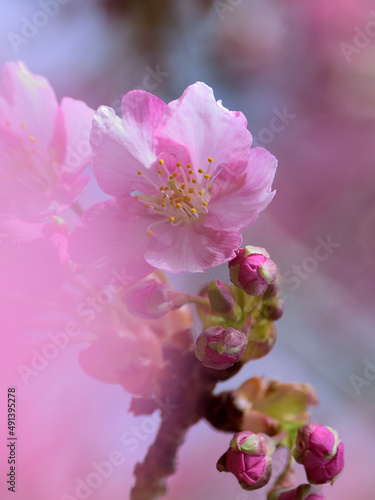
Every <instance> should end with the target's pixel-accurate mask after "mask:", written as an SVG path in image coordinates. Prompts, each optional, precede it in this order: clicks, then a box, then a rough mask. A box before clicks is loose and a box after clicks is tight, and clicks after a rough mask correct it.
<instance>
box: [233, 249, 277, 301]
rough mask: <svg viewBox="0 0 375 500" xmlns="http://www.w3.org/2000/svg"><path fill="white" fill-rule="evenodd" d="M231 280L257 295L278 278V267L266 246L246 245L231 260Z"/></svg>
mask: <svg viewBox="0 0 375 500" xmlns="http://www.w3.org/2000/svg"><path fill="white" fill-rule="evenodd" d="M229 275H230V280H231V282H232V283H233V284H234V285H236V286H238V288H241V289H242V290H244V291H245V292H246V293H247V294H248V295H252V296H254V297H257V296H258V295H262V294H263V293H265V292H266V291H267V288H268V287H269V285H271V284H272V283H274V281H275V280H276V278H277V267H276V264H275V263H274V262H273V260H271V259H270V255H269V253H268V252H267V250H265V249H264V248H261V247H253V246H246V247H245V248H241V249H240V250H239V251H238V253H237V256H236V257H235V258H234V259H233V260H231V261H230V262H229Z"/></svg>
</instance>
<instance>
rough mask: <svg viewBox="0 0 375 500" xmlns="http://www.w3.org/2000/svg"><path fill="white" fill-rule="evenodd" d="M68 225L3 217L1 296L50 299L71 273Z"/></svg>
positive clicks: (0, 220) (0, 226)
mask: <svg viewBox="0 0 375 500" xmlns="http://www.w3.org/2000/svg"><path fill="white" fill-rule="evenodd" d="M66 248H67V230H66V225H65V222H64V221H63V220H62V219H60V218H59V217H54V219H53V221H52V222H49V223H46V224H43V223H29V222H25V221H22V220H20V219H18V218H16V217H13V216H12V215H8V214H0V274H1V285H0V297H2V298H7V297H9V296H10V295H11V293H12V292H16V291H18V292H24V293H27V294H30V295H32V296H38V297H42V296H43V297H48V298H50V297H51V294H52V295H53V294H54V292H55V291H57V289H58V288H59V287H60V286H61V285H62V284H63V283H64V282H65V281H66V280H67V278H68V275H69V274H70V272H71V271H72V269H71V267H70V265H69V262H68V254H67V250H66Z"/></svg>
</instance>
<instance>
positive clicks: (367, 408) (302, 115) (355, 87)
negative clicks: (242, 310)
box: [0, 0, 375, 500]
mask: <svg viewBox="0 0 375 500" xmlns="http://www.w3.org/2000/svg"><path fill="white" fill-rule="evenodd" d="M47 4H49V5H50V4H54V6H55V7H54V9H52V7H50V9H52V10H50V11H48V6H47V7H46V5H47ZM43 6H44V7H43ZM56 6H57V12H56ZM0 8H1V12H2V15H1V17H0V27H1V34H2V37H1V45H0V63H1V64H3V63H5V62H6V61H9V60H23V61H25V63H26V64H27V66H28V67H29V69H30V70H31V71H32V72H33V73H38V74H42V75H44V76H46V77H47V78H48V79H49V81H50V82H51V84H52V86H53V87H54V89H55V91H56V94H57V96H58V98H59V99H61V98H62V97H63V96H71V97H74V98H77V99H82V100H84V101H86V102H87V103H88V105H89V106H91V107H92V108H97V107H98V106H99V105H101V104H106V105H110V106H112V107H114V108H115V109H116V110H118V108H119V104H120V100H121V97H122V96H123V95H124V94H125V93H126V92H127V91H129V90H132V89H134V88H143V89H144V90H147V91H150V92H152V93H154V94H156V95H158V96H159V97H161V98H163V99H164V100H166V101H170V100H172V99H175V98H177V97H179V96H180V95H181V93H182V92H183V90H184V89H185V88H186V87H187V85H189V84H191V83H194V82H195V81H197V80H201V81H204V82H206V83H207V84H208V85H210V86H211V87H213V89H214V91H215V96H216V98H217V99H222V100H223V104H224V105H225V106H226V107H227V108H229V109H232V110H241V111H243V112H244V114H245V115H246V117H247V119H248V123H249V129H250V131H251V132H252V134H253V136H254V140H255V143H256V144H257V145H260V146H264V147H266V148H267V149H269V150H270V151H271V152H272V153H273V154H274V155H275V156H277V158H278V160H279V168H278V172H277V175H276V180H275V184H274V185H275V187H276V189H277V195H276V197H275V199H274V200H273V202H272V203H271V205H270V206H269V207H268V208H267V210H266V212H265V213H263V214H261V216H260V218H259V220H258V221H257V222H256V224H255V225H253V226H251V227H250V228H249V229H248V230H247V231H246V232H245V233H244V240H245V242H246V243H247V244H254V245H259V246H265V247H266V248H267V249H268V250H269V252H270V253H271V255H272V257H273V259H274V260H275V261H276V262H277V263H278V265H279V267H280V270H281V274H282V276H283V277H284V299H285V302H286V312H285V315H284V317H283V319H282V320H281V321H280V322H279V323H278V333H279V337H278V343H277V345H276V347H275V348H274V350H273V351H272V353H271V354H270V355H269V356H267V357H266V358H265V359H262V360H259V361H256V362H252V363H250V364H249V365H247V366H246V368H245V369H244V370H243V373H240V374H239V375H237V376H236V378H235V379H232V380H230V381H229V382H227V383H226V384H225V385H226V386H227V387H235V386H236V385H237V384H238V383H240V382H241V381H243V380H245V379H246V378H249V377H250V376H253V375H258V374H259V375H263V374H265V375H268V376H270V377H280V378H281V379H282V380H284V381H301V382H309V383H311V384H313V385H314V386H315V387H316V389H317V391H318V393H319V395H320V400H321V404H320V406H319V407H318V408H316V409H314V410H313V414H312V416H313V419H314V420H317V421H320V422H321V423H324V424H326V425H332V426H334V427H335V428H337V429H338V430H339V432H340V433H341V436H342V438H343V440H344V441H345V444H346V450H347V451H346V467H345V470H344V473H343V475H342V477H341V478H340V480H339V481H338V482H337V483H336V484H335V485H334V486H333V487H330V486H326V487H325V488H324V491H325V494H326V497H327V499H329V500H343V499H344V500H345V499H348V500H349V499H353V498H358V499H361V500H373V499H374V490H373V487H374V478H373V463H374V459H375V432H374V417H375V371H374V369H369V368H367V369H366V366H367V367H369V366H371V363H372V364H373V365H372V366H374V365H375V340H374V333H375V332H374V319H375V314H374V306H373V304H374V299H375V285H374V283H375V280H374V275H375V140H374V138H375V2H373V1H369V0H330V1H327V0H314V1H301V0H223V1H211V0H206V1H204V0H191V1H189V2H186V1H185V2H184V1H182V0H158V1H156V0H154V1H153V0H135V1H126V0H64V1H62V0H56V1H54V0H52V1H50V2H48V1H47V0H40V1H34V0H18V1H17V2H13V1H10V0H1V1H0ZM41 10H42V11H43V10H44V12H47V13H48V12H50V13H51V12H52V13H53V15H52V14H48V16H47V17H48V20H47V22H44V21H43V19H45V16H42V17H40V15H39V17H38V14H37V13H38V12H40V11H41ZM30 24H31V25H32V26H34V28H32V27H30ZM38 24H39V26H38ZM25 33H26V35H25ZM102 199H104V194H103V193H101V192H100V191H99V189H98V188H97V187H96V184H95V181H94V180H93V181H92V182H91V184H90V185H89V188H88V189H87V191H86V192H85V194H84V196H83V197H82V200H81V201H82V204H83V205H84V206H85V207H89V206H91V205H92V204H94V203H96V202H97V201H100V200H102ZM67 219H68V222H69V223H70V224H72V225H73V224H74V223H75V222H76V220H77V218H76V217H75V216H74V214H67ZM322 242H323V243H322ZM329 242H333V244H332V245H331V246H329ZM324 243H325V245H326V246H324ZM327 245H328V247H327ZM319 247H322V248H324V249H325V251H326V253H324V251H322V250H318V248H319ZM317 252H320V253H319V255H323V254H324V255H325V256H326V257H327V258H326V259H325V260H319V259H317V258H316V255H318V253H317ZM214 276H215V277H219V279H222V280H223V281H226V280H227V269H226V266H222V268H219V269H215V270H214V272H210V273H209V274H208V275H207V274H204V275H195V276H193V277H191V276H189V277H187V276H179V277H177V278H174V282H175V283H176V285H177V286H178V287H179V288H180V289H183V290H186V291H191V292H196V291H197V289H198V288H199V287H201V286H202V284H204V283H205V282H207V281H209V279H210V278H213V277H214ZM0 279H1V278H0ZM197 333H199V332H197ZM0 335H1V337H2V339H3V344H4V339H5V340H6V335H7V332H5V331H4V332H1V333H0ZM5 344H6V342H5ZM79 349H80V348H79V347H78V346H72V347H70V348H69V349H65V350H64V351H61V353H60V354H59V356H58V357H57V358H56V359H54V360H53V361H51V362H50V363H49V364H48V366H47V367H46V368H45V369H44V370H43V371H42V372H41V373H39V374H38V376H37V377H35V378H33V379H32V380H30V383H29V384H28V385H27V386H25V385H24V384H22V381H21V380H20V379H19V378H17V374H16V373H15V372H14V373H10V372H5V371H2V372H1V378H2V380H1V382H2V386H4V387H6V386H7V385H9V384H10V385H17V386H18V435H19V442H18V469H19V472H18V477H17V482H18V491H17V493H16V494H13V497H16V498H19V499H20V500H68V499H70V500H72V498H75V499H78V498H91V499H92V500H103V499H104V498H105V499H108V500H123V499H126V498H128V492H129V490H130V487H131V484H132V481H133V479H132V468H133V466H134V464H135V462H136V461H137V460H139V459H141V458H142V457H143V456H144V455H145V453H146V451H147V448H148V446H149V445H150V444H151V443H152V440H153V435H154V434H155V431H156V425H157V420H158V418H159V417H158V416H157V415H156V416H154V417H140V418H134V417H132V416H130V415H129V414H128V413H127V408H128V405H129V401H130V396H129V395H127V394H126V393H125V392H124V391H123V390H122V389H121V388H119V387H118V386H109V385H105V384H103V383H100V382H98V381H96V380H94V379H91V378H89V377H88V376H87V375H85V374H84V373H83V371H82V370H81V369H80V366H79V364H78V361H77V352H78V351H79ZM5 394H6V393H5V392H4V391H2V394H1V402H0V408H2V415H1V417H0V425H1V428H0V436H1V442H0V447H1V452H0V460H1V463H0V471H1V478H0V491H1V494H0V496H1V498H7V497H8V496H9V497H10V496H11V493H9V492H7V491H6V488H5V486H4V484H5V481H6V478H5V472H4V471H5V470H6V468H7V465H6V462H5V455H6V449H5V448H6V444H5V430H6V421H5V408H6V406H5V403H6V401H5V398H6V396H5ZM137 429H138V430H137ZM135 436H138V437H135ZM129 437H132V438H133V440H132V442H131V444H129ZM229 439H230V436H229V435H226V434H223V433H221V434H219V433H218V432H216V431H214V430H213V429H212V428H210V427H209V425H208V424H206V423H200V424H199V425H197V426H196V427H195V428H193V429H192V430H191V431H190V433H189V435H188V439H187V442H186V443H185V445H184V446H183V447H182V449H181V452H180V455H179V466H178V472H177V474H176V475H175V476H174V477H172V478H171V479H170V480H169V493H168V495H167V496H166V500H172V499H177V498H178V499H179V500H191V499H192V498H195V499H197V500H200V499H205V500H211V499H220V500H246V499H247V498H249V499H252V498H254V499H256V498H258V499H259V500H261V499H263V498H265V494H264V492H263V491H261V492H254V493H246V492H243V491H242V490H240V489H239V487H238V485H237V484H236V481H235V480H234V478H233V477H232V476H230V475H223V474H222V475H219V473H218V472H217V471H216V469H215V463H216V460H217V458H218V457H219V456H220V455H221V454H222V452H223V451H224V450H225V449H226V447H227V444H228V441H229ZM115 450H117V451H119V452H120V453H121V456H122V457H123V460H121V463H119V464H118V465H117V466H116V467H114V469H113V471H112V472H111V473H110V474H108V477H107V478H103V480H102V482H101V483H100V484H97V485H96V487H95V488H94V487H93V488H90V491H88V490H84V488H83V489H82V488H81V490H80V495H81V496H79V495H78V493H77V485H78V484H82V482H83V483H86V482H87V478H88V476H89V475H90V474H91V473H93V472H95V470H96V465H95V464H100V463H102V462H104V461H107V460H108V457H109V456H110V455H111V453H113V452H114V451H115ZM301 479H302V476H301ZM77 481H78V482H77ZM80 481H81V483H80ZM3 495H4V496H3ZM77 495H78V496H77Z"/></svg>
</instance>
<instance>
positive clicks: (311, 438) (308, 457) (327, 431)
mask: <svg viewBox="0 0 375 500" xmlns="http://www.w3.org/2000/svg"><path fill="white" fill-rule="evenodd" d="M293 456H294V458H295V460H296V462H298V463H299V464H302V465H303V466H304V467H305V470H306V475H307V479H308V480H309V482H310V483H312V484H324V483H328V482H330V483H333V482H334V481H336V479H337V477H338V476H339V475H340V473H341V471H342V469H343V467H344V443H343V442H342V441H341V439H340V436H339V435H338V433H337V431H335V430H334V429H332V428H331V427H326V426H324V425H320V424H317V423H315V422H309V423H307V424H305V425H303V426H302V427H300V428H299V429H298V436H297V440H296V444H295V447H294V449H293Z"/></svg>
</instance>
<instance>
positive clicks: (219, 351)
mask: <svg viewBox="0 0 375 500" xmlns="http://www.w3.org/2000/svg"><path fill="white" fill-rule="evenodd" d="M246 345H247V339H246V335H244V334H243V333H242V332H239V331H238V330H235V329H234V328H226V329H224V328H223V327H221V326H212V327H210V328H207V329H206V330H204V331H203V332H202V333H201V334H200V335H199V337H198V338H197V341H196V348H195V355H196V356H197V358H198V359H199V361H201V362H202V365H203V366H206V367H207V368H215V370H225V369H226V368H229V367H230V366H233V365H234V363H236V362H237V361H239V360H240V359H241V356H242V354H243V352H244V350H245V348H246Z"/></svg>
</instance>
